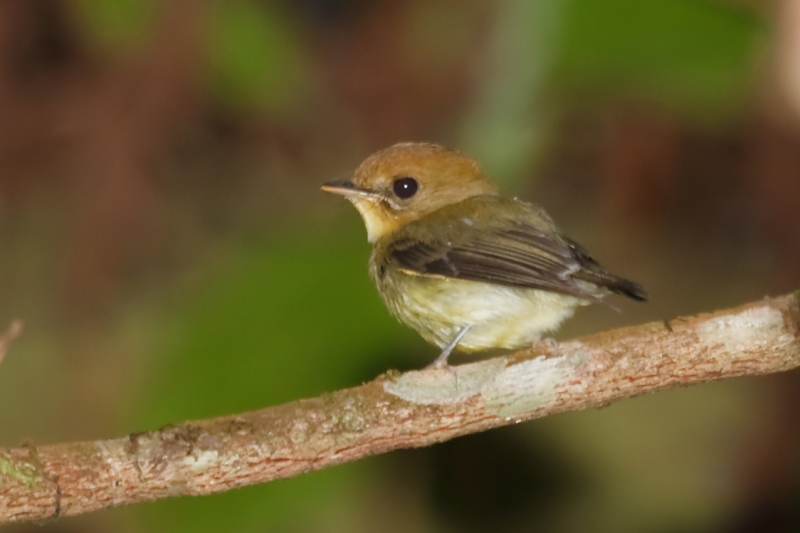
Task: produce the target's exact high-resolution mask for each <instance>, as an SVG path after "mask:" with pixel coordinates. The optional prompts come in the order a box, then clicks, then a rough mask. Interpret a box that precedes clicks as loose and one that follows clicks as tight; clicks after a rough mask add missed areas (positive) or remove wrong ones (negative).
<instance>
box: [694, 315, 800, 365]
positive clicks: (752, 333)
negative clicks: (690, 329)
mask: <svg viewBox="0 0 800 533" xmlns="http://www.w3.org/2000/svg"><path fill="white" fill-rule="evenodd" d="M785 329H786V328H785V326H784V321H783V315H782V314H781V312H780V311H779V310H777V309H775V308H773V307H769V306H761V307H751V308H750V309H745V310H744V311H742V312H740V313H737V314H735V315H726V316H720V317H717V318H711V319H709V320H707V321H706V322H705V323H703V324H700V326H699V327H698V329H697V333H698V337H699V338H700V340H701V341H703V342H704V343H706V344H708V345H711V346H717V345H720V344H721V345H722V346H724V347H725V348H726V350H728V351H729V352H734V353H735V352H742V355H743V356H745V357H749V354H747V352H749V351H751V350H757V349H760V348H763V347H764V346H766V345H768V344H770V343H774V342H775V339H776V338H780V337H781V336H783V335H786V334H788V332H786V331H785Z"/></svg>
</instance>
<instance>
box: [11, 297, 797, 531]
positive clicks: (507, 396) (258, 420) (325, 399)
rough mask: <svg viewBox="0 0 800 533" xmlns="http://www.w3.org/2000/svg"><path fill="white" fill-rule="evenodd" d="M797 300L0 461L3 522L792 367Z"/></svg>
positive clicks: (253, 478) (235, 482) (202, 489)
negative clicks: (651, 392)
mask: <svg viewBox="0 0 800 533" xmlns="http://www.w3.org/2000/svg"><path fill="white" fill-rule="evenodd" d="M798 298H800V293H798V294H793V295H787V296H782V297H778V298H771V299H765V300H762V301H759V302H754V303H751V304H748V305H744V306H741V307H738V308H735V309H729V310H726V311H719V312H716V313H713V314H704V315H699V316H695V317H689V318H681V319H676V320H674V321H672V322H671V323H666V322H664V323H658V322H654V323H650V324H644V325H641V326H635V327H629V328H624V329H618V330H614V331H608V332H603V333H598V334H596V335H591V336H588V337H583V338H581V339H578V340H574V341H570V342H564V343H562V344H560V345H558V346H557V347H556V348H547V347H545V346H544V345H537V346H535V347H533V348H532V349H531V350H527V351H522V352H519V353H516V354H514V355H511V356H509V357H502V358H495V359H489V360H486V361H481V362H478V363H472V364H467V365H463V366H458V367H453V368H450V369H427V370H421V371H414V372H407V373H405V374H400V373H398V372H388V373H386V374H384V375H382V376H380V377H378V378H377V379H375V380H373V381H371V382H369V383H366V384H364V385H361V386H360V387H355V388H352V389H346V390H342V391H338V392H334V393H332V394H326V395H323V396H321V397H319V398H315V399H311V400H299V401H296V402H292V403H288V404H285V405H281V406H277V407H271V408H267V409H263V410H260V411H253V412H249V413H243V414H240V415H233V416H226V417H220V418H213V419H209V420H198V421H193V422H185V423H183V424H180V425H177V426H170V427H166V428H162V429H160V430H157V431H152V432H148V433H138V434H133V435H130V436H128V437H123V438H119V439H111V440H104V441H95V442H76V443H69V444H53V445H47V446H34V445H29V446H26V447H21V448H11V449H0V522H4V521H22V520H41V519H47V518H53V517H57V516H59V515H76V514H81V513H87V512H90V511H95V510H99V509H104V508H108V507H113V506H119V505H129V504H132V503H136V502H141V501H146V500H156V499H160V498H166V497H168V496H179V495H187V494H209V493H213V492H220V491H225V490H228V489H231V488H234V487H240V486H244V485H250V484H254V483H260V482H263V481H269V480H273V479H278V478H285V477H290V476H294V475H297V474H300V473H302V472H309V471H312V470H319V469H321V468H325V467H327V466H331V465H335V464H339V463H344V462H347V461H354V460H356V459H359V458H361V457H365V456H368V455H374V454H378V453H384V452H388V451H390V450H395V449H398V448H408V447H421V446H427V445H430V444H433V443H436V442H441V441H444V440H447V439H451V438H454V437H457V436H459V435H465V434H467V433H474V432H478V431H484V430H486V429H490V428H494V427H498V426H502V425H506V424H514V423H517V422H521V421H523V420H530V419H533V418H539V417H543V416H547V415H550V414H554V413H559V412H563V411H572V410H578V409H585V408H587V407H591V406H598V405H604V404H607V403H609V402H611V401H614V400H619V399H621V398H628V397H631V396H635V395H638V394H643V393H645V392H650V391H654V390H659V389H665V388H669V387H673V386H675V385H680V384H689V383H699V382H703V381H710V380H714V379H722V378H729V377H734V376H744V375H757V374H766V373H770V372H780V371H785V370H789V369H792V368H795V367H797V366H800V304H799V303H798Z"/></svg>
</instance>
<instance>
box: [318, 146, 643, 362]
mask: <svg viewBox="0 0 800 533" xmlns="http://www.w3.org/2000/svg"><path fill="white" fill-rule="evenodd" d="M322 190H324V191H327V192H330V193H335V194H340V195H343V196H344V197H345V198H346V199H347V200H349V201H350V202H351V203H352V204H353V205H354V206H355V208H356V209H357V210H358V212H359V213H360V214H361V217H362V218H363V219H364V224H365V225H366V228H367V237H368V239H369V241H370V242H371V243H372V244H373V250H372V257H371V258H370V261H369V270H370V274H371V276H372V278H373V279H374V280H375V284H376V285H377V287H378V292H379V293H380V295H381V297H382V298H383V300H384V302H385V303H386V305H387V307H388V308H389V310H390V311H391V312H392V314H393V315H394V316H395V317H397V318H398V319H399V320H400V321H402V322H405V323H406V324H407V325H409V326H411V327H412V328H414V329H415V330H417V332H419V334H420V335H422V337H423V338H424V339H425V340H427V341H428V342H430V343H432V344H435V345H436V346H438V347H440V348H441V349H442V352H441V355H440V356H439V357H438V358H437V359H436V361H435V362H434V363H433V366H447V359H448V357H449V355H450V353H451V352H452V351H453V350H454V349H456V348H457V349H458V350H459V351H465V352H475V351H483V350H490V349H519V348H522V347H524V346H528V345H531V344H533V343H535V342H537V341H539V340H540V339H541V337H542V335H543V334H544V333H546V332H550V331H553V330H555V329H556V328H557V327H558V326H559V325H560V324H561V322H562V321H564V320H565V319H566V318H569V317H570V316H572V314H573V313H574V311H575V308H576V307H578V306H582V305H587V304H589V303H592V302H598V301H600V300H601V299H602V298H603V297H604V296H605V295H607V294H608V293H609V292H613V293H617V294H621V295H624V296H627V297H629V298H632V299H634V300H640V301H642V300H646V299H647V293H646V292H645V290H644V289H643V288H642V287H641V286H640V285H638V284H636V283H633V282H631V281H628V280H625V279H623V278H620V277H617V276H614V275H612V274H610V273H608V272H607V271H606V270H605V269H604V268H603V267H601V266H600V265H599V264H598V263H597V262H596V261H595V260H594V259H592V258H591V257H590V256H589V254H587V253H586V251H585V250H584V249H583V248H581V247H580V246H579V245H578V244H577V243H575V242H574V241H571V240H570V239H568V238H567V237H564V236H563V235H562V234H561V233H560V232H559V230H558V228H556V226H555V224H553V221H552V220H551V219H550V217H549V216H548V215H547V213H545V212H544V210H543V209H541V208H540V207H537V206H535V205H532V204H529V203H527V202H523V201H521V200H517V199H509V198H502V197H501V196H499V195H498V192H497V190H496V189H495V187H494V186H493V185H492V184H491V182H490V181H489V180H488V179H487V177H486V176H485V175H484V173H483V171H482V170H481V167H480V165H479V164H478V162H477V161H476V160H474V159H471V158H469V157H466V156H464V155H461V154H460V153H458V152H455V151H450V150H446V149H445V148H443V147H441V146H438V145H435V144H425V143H401V144H396V145H394V146H392V147H390V148H387V149H385V150H381V151H380V152H377V153H375V154H373V155H371V156H370V157H368V158H367V159H366V160H365V161H364V162H363V163H361V165H360V166H359V167H358V168H357V169H356V171H355V174H354V175H353V178H352V179H351V180H337V181H332V182H329V183H326V184H325V185H324V186H323V187H322Z"/></svg>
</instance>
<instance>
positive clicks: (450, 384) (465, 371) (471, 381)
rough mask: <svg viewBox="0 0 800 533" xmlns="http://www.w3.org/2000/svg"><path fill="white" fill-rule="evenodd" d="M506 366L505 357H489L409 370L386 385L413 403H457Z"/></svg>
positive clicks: (386, 387)
mask: <svg viewBox="0 0 800 533" xmlns="http://www.w3.org/2000/svg"><path fill="white" fill-rule="evenodd" d="M504 366H505V361H504V360H503V359H489V360H488V361H481V362H478V363H470V364H466V365H459V366H451V367H446V368H428V369H425V370H419V371H416V372H407V373H405V374H403V375H402V376H400V377H399V378H397V379H395V380H391V381H387V382H386V383H384V384H383V388H384V390H385V391H386V392H388V393H389V394H393V395H395V396H398V397H400V398H402V399H404V400H406V401H409V402H413V403H419V404H426V405H441V404H448V403H457V402H461V401H464V400H466V399H468V398H471V397H472V396H475V395H477V394H479V393H480V391H481V388H482V387H483V386H484V385H485V384H487V383H489V382H490V381H491V380H492V379H493V378H494V377H495V376H497V374H499V373H500V372H501V371H502V370H503V368H504Z"/></svg>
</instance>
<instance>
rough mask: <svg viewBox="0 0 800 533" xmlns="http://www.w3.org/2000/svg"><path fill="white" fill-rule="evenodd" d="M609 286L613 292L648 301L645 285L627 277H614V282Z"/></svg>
mask: <svg viewBox="0 0 800 533" xmlns="http://www.w3.org/2000/svg"><path fill="white" fill-rule="evenodd" d="M608 288H609V289H610V290H611V291H612V292H615V293H617V294H621V295H623V296H627V297H628V298H630V299H632V300H636V301H638V302H644V301H647V291H646V290H644V287H642V286H641V285H639V284H638V283H634V282H632V281H628V280H627V279H622V278H614V280H613V283H611V284H609V285H608Z"/></svg>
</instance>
